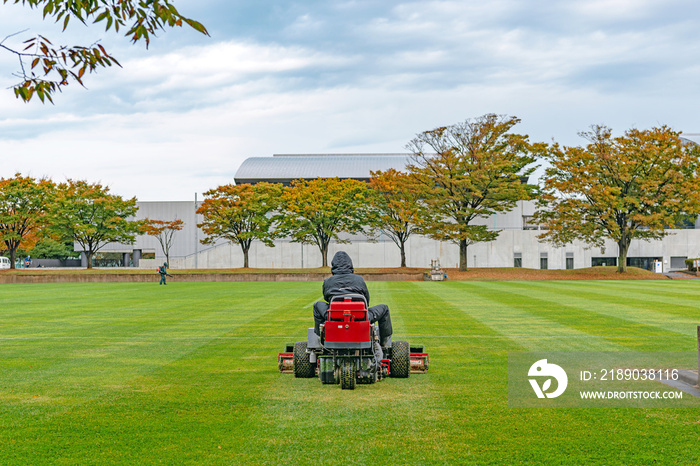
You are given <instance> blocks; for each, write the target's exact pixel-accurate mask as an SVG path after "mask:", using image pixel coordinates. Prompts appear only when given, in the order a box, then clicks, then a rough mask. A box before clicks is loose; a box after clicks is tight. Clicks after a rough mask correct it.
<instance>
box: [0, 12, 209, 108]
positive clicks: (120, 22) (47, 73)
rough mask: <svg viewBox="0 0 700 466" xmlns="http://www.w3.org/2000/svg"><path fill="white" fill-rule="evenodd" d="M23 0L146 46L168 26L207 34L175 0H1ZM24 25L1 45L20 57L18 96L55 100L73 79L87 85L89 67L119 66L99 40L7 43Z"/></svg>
mask: <svg viewBox="0 0 700 466" xmlns="http://www.w3.org/2000/svg"><path fill="white" fill-rule="evenodd" d="M7 3H14V4H17V3H21V4H22V5H23V6H27V7H29V8H30V9H32V10H36V11H37V14H42V15H43V18H44V19H52V20H54V21H55V22H57V23H60V24H61V25H62V27H63V30H64V31H65V30H66V29H67V28H68V26H69V24H70V22H71V21H73V22H80V23H81V24H82V25H87V24H88V23H101V24H103V25H104V26H105V31H109V30H110V29H112V28H114V31H115V32H117V33H118V32H120V31H122V32H124V35H125V36H126V37H128V38H129V39H130V40H131V42H133V43H137V42H142V43H144V44H145V45H146V47H148V45H149V43H150V41H151V38H152V37H155V36H156V34H157V33H158V32H160V31H164V30H165V29H166V27H175V26H182V25H183V24H187V25H188V26H190V27H192V28H193V29H194V30H196V31H199V32H201V33H202V34H205V35H209V33H208V32H207V30H206V28H205V27H204V26H203V25H202V24H200V23H198V22H197V21H195V20H193V19H190V18H187V17H185V16H183V15H181V14H180V12H179V11H178V10H177V8H175V6H174V4H173V2H172V1H171V0H149V1H137V0H3V4H7ZM23 32H24V31H20V32H17V33H15V34H11V35H9V36H7V37H5V39H4V40H2V41H0V48H2V49H4V50H6V51H8V52H10V53H12V54H14V55H15V56H16V57H17V59H18V61H19V71H18V72H17V73H15V76H16V77H17V78H19V79H20V82H19V83H17V84H16V85H15V86H14V92H15V96H16V97H17V98H20V99H22V100H24V101H25V102H28V101H29V100H31V98H32V97H33V96H35V95H36V96H37V97H39V99H40V100H41V101H42V102H44V99H48V100H49V101H51V102H53V98H52V95H54V94H55V93H56V91H60V90H61V89H62V88H63V87H64V86H67V85H68V84H69V83H70V82H71V81H72V82H76V83H78V84H80V85H83V79H84V75H85V73H86V72H88V73H93V72H96V71H97V69H98V68H107V67H110V66H112V65H117V66H121V65H120V64H119V62H118V61H117V59H116V58H115V57H114V56H112V55H111V54H110V52H108V51H107V50H105V48H104V47H103V46H102V45H100V44H99V42H93V43H92V44H91V45H87V46H86V45H54V44H53V43H52V42H51V41H50V40H49V39H47V38H46V37H44V36H42V35H36V36H34V37H30V38H29V39H26V40H24V42H23V43H22V44H21V45H16V46H10V45H6V43H7V41H8V40H10V39H11V38H14V37H17V36H18V35H20V34H22V33H23Z"/></svg>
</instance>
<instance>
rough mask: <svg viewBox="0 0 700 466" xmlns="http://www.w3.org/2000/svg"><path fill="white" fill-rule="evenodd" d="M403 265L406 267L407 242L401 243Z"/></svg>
mask: <svg viewBox="0 0 700 466" xmlns="http://www.w3.org/2000/svg"><path fill="white" fill-rule="evenodd" d="M400 249H401V267H406V243H401V248H400Z"/></svg>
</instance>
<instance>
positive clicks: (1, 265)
mask: <svg viewBox="0 0 700 466" xmlns="http://www.w3.org/2000/svg"><path fill="white" fill-rule="evenodd" d="M9 268H10V259H8V258H7V257H2V256H0V269H9Z"/></svg>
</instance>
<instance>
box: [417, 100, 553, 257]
mask: <svg viewBox="0 0 700 466" xmlns="http://www.w3.org/2000/svg"><path fill="white" fill-rule="evenodd" d="M519 122H520V119H518V118H516V117H507V116H499V115H494V114H487V115H483V116H481V117H479V118H475V119H472V120H466V121H465V122H463V123H458V124H455V125H451V126H444V127H440V128H436V129H433V130H430V131H425V132H423V133H420V134H418V135H417V136H416V137H415V138H414V139H413V140H412V141H411V142H410V143H409V144H408V146H407V148H408V149H409V150H410V151H411V152H413V156H412V161H411V164H410V165H409V166H408V169H409V171H410V173H411V175H412V176H414V177H415V179H416V180H417V181H418V182H419V183H420V184H421V185H422V188H421V195H422V196H423V197H422V202H421V205H422V206H423V209H422V211H421V214H420V219H421V222H420V224H419V225H418V226H419V230H418V232H419V233H421V234H424V235H426V236H429V237H431V238H433V239H436V240H438V241H451V242H453V243H456V244H458V245H459V270H462V271H464V270H467V248H468V247H469V246H470V245H472V244H475V243H478V242H482V241H493V240H495V239H496V238H497V237H498V234H499V233H500V232H499V231H497V230H490V229H488V227H487V226H486V225H483V224H481V225H480V224H475V221H476V220H478V219H484V218H488V217H490V216H491V215H493V214H496V213H499V212H508V211H509V210H511V209H512V208H514V207H515V206H516V205H517V201H519V200H522V199H530V198H531V196H532V191H533V187H532V186H529V185H527V184H526V183H523V182H522V179H523V178H527V176H528V175H530V174H531V173H532V172H533V170H534V167H533V163H534V162H535V160H536V158H535V154H536V153H537V152H539V151H540V150H542V145H541V144H531V143H530V142H529V141H528V137H527V136H526V135H520V134H515V133H512V132H511V129H512V128H513V126H515V125H516V124H518V123H519Z"/></svg>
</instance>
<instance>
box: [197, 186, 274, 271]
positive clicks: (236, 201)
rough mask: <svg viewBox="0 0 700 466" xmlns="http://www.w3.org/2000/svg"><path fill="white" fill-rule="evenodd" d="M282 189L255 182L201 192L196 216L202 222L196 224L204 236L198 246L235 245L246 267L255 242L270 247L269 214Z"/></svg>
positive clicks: (270, 217)
mask: <svg viewBox="0 0 700 466" xmlns="http://www.w3.org/2000/svg"><path fill="white" fill-rule="evenodd" d="M281 193H282V186H280V185H278V184H273V183H257V184H254V185H251V184H242V185H238V186H236V185H233V184H227V185H224V186H219V187H218V188H216V189H212V190H209V191H207V192H206V193H204V196H205V197H206V198H205V199H204V202H202V205H201V206H200V207H199V209H197V213H198V214H200V215H202V216H204V221H203V222H202V223H200V224H199V225H197V226H198V227H199V228H201V229H202V230H203V231H204V233H206V234H207V237H206V238H205V239H203V240H202V244H212V243H214V242H216V240H217V239H219V238H223V239H226V240H228V241H230V242H232V243H238V244H239V245H240V247H241V251H243V267H245V268H247V267H248V264H249V262H248V252H249V251H250V247H251V245H252V243H253V241H255V240H259V241H262V242H263V244H265V245H266V246H270V247H274V245H275V244H274V242H273V239H274V237H275V235H274V231H273V228H272V227H273V223H274V220H273V213H274V211H275V210H276V209H277V208H278V206H279V202H280V195H281Z"/></svg>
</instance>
